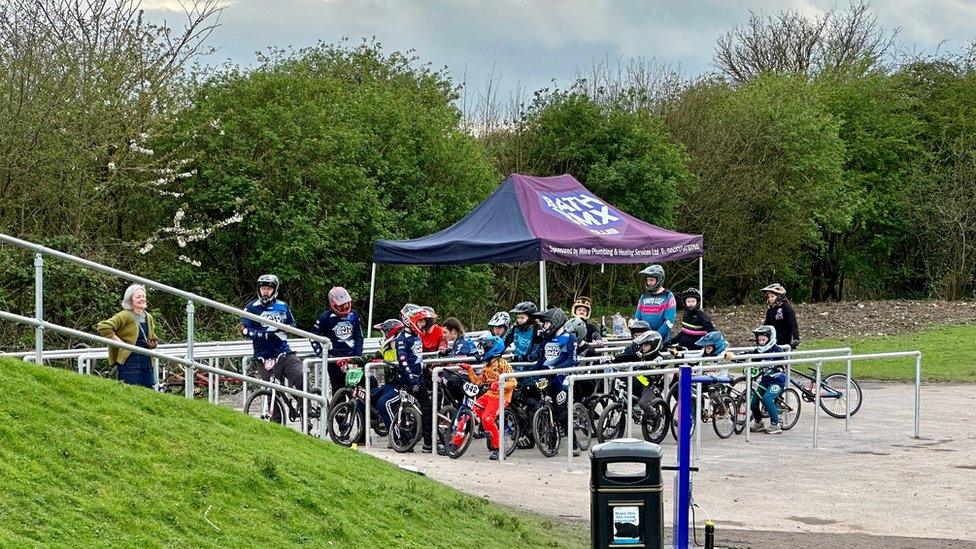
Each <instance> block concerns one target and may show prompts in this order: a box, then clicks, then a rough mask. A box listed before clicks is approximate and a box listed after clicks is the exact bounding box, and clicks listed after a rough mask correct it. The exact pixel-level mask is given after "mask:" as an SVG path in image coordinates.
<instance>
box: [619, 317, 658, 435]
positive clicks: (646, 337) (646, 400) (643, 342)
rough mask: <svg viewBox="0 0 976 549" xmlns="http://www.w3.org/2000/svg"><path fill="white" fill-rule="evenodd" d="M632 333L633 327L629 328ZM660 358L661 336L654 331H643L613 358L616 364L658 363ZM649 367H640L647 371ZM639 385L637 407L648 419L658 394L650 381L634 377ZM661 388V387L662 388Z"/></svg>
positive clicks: (645, 377)
mask: <svg viewBox="0 0 976 549" xmlns="http://www.w3.org/2000/svg"><path fill="white" fill-rule="evenodd" d="M631 330H632V331H633V327H631ZM661 359H662V357H661V334H660V333H658V332H657V331H655V330H650V329H648V330H645V331H642V332H639V333H638V334H637V335H636V336H634V340H633V343H631V344H630V345H628V346H627V347H626V348H625V349H624V350H623V351H621V352H620V354H618V355H617V356H615V357H613V362H614V363H616V364H620V363H626V362H646V361H660V360H661ZM649 368H651V366H645V367H642V369H649ZM636 378H637V381H638V382H640V384H641V396H640V401H639V402H638V406H640V409H641V411H642V412H643V413H644V417H650V416H651V414H653V413H654V407H653V401H654V399H655V398H657V397H658V396H659V395H660V393H657V392H655V391H654V388H653V387H652V386H651V379H650V378H648V377H647V376H645V375H638V376H636ZM662 387H663V386H662Z"/></svg>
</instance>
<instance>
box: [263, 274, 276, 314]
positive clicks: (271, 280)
mask: <svg viewBox="0 0 976 549" xmlns="http://www.w3.org/2000/svg"><path fill="white" fill-rule="evenodd" d="M262 286H270V287H271V288H272V290H274V291H273V292H271V296H270V297H263V296H262V295H261V287H262ZM280 286H281V281H280V280H278V277H277V276H275V275H273V274H266V275H261V276H259V277H258V299H259V300H261V304H262V305H264V306H265V307H267V306H268V305H270V304H272V303H274V300H275V299H278V288H279V287H280Z"/></svg>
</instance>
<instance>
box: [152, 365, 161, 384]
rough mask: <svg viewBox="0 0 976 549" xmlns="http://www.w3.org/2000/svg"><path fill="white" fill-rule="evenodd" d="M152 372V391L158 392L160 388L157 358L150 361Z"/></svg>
mask: <svg viewBox="0 0 976 549" xmlns="http://www.w3.org/2000/svg"><path fill="white" fill-rule="evenodd" d="M152 372H153V373H152V376H153V390H154V391H158V390H159V386H160V383H159V359H158V358H153V359H152Z"/></svg>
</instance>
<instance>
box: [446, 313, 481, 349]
mask: <svg viewBox="0 0 976 549" xmlns="http://www.w3.org/2000/svg"><path fill="white" fill-rule="evenodd" d="M441 326H442V327H443V328H444V335H445V337H446V338H447V342H448V347H447V350H446V352H445V353H443V355H442V356H477V355H478V354H479V353H478V345H477V344H476V343H475V341H474V340H473V339H471V338H470V337H465V335H464V334H465V329H464V324H461V321H460V320H458V319H456V318H454V317H453V316H451V317H448V318H447V319H445V320H444V323H443V324H442V325H441Z"/></svg>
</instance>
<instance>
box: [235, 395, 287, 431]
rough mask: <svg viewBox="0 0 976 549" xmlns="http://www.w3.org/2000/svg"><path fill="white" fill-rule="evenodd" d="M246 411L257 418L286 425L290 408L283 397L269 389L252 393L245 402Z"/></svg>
mask: <svg viewBox="0 0 976 549" xmlns="http://www.w3.org/2000/svg"><path fill="white" fill-rule="evenodd" d="M244 413H245V414H247V415H249V416H251V417H253V418H255V419H259V420H261V421H270V422H271V423H277V424H279V425H284V424H285V422H286V420H287V418H288V410H287V408H286V407H285V403H284V402H283V401H282V400H281V397H280V396H278V395H272V391H269V390H261V391H256V392H254V393H251V395H250V396H249V397H247V402H245V403H244Z"/></svg>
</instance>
